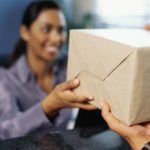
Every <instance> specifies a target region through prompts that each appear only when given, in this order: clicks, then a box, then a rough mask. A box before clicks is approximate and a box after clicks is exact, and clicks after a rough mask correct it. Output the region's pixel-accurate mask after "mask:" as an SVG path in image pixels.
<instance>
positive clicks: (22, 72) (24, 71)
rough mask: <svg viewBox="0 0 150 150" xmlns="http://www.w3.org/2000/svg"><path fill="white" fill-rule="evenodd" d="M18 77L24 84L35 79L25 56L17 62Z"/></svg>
mask: <svg viewBox="0 0 150 150" xmlns="http://www.w3.org/2000/svg"><path fill="white" fill-rule="evenodd" d="M16 69H17V73H18V77H19V78H20V80H21V81H22V82H23V83H27V82H29V81H30V80H31V78H33V73H32V71H31V69H30V67H29V65H28V63H27V59H26V57H25V55H22V56H21V57H20V58H19V59H18V60H17V62H16Z"/></svg>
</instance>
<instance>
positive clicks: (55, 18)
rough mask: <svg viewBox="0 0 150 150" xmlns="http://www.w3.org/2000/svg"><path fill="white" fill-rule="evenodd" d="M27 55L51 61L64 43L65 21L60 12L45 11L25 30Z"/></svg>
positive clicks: (53, 10)
mask: <svg viewBox="0 0 150 150" xmlns="http://www.w3.org/2000/svg"><path fill="white" fill-rule="evenodd" d="M26 35H27V36H26V37H27V38H26V39H25V40H26V42H27V53H32V55H34V56H35V57H38V58H39V59H42V60H44V61H52V60H54V59H55V58H56V56H57V55H58V53H59V51H60V48H61V47H62V46H63V44H64V43H65V41H66V35H67V34H66V21H65V17H64V15H63V13H62V12H61V11H60V10H55V9H51V10H45V11H43V12H42V13H41V14H40V15H39V16H38V17H37V19H36V20H35V21H34V22H33V23H32V24H31V26H30V28H27V29H26Z"/></svg>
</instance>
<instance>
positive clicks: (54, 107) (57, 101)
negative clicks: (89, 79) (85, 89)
mask: <svg viewBox="0 0 150 150" xmlns="http://www.w3.org/2000/svg"><path fill="white" fill-rule="evenodd" d="M79 84H80V81H79V79H74V80H70V81H67V82H64V83H62V84H59V85H58V86H56V88H55V89H54V90H53V91H52V92H51V93H50V94H49V95H48V96H47V97H46V98H45V99H44V100H43V101H42V102H41V105H42V108H43V110H44V112H45V113H46V114H47V115H48V116H49V117H51V116H53V115H55V114H56V113H57V112H58V111H59V110H60V109H62V108H67V107H69V108H82V109H86V110H93V109H96V107H95V106H93V105H91V104H89V103H88V102H89V101H92V100H93V99H94V98H93V96H91V95H78V94H76V93H75V92H73V89H75V88H77V87H78V86H79Z"/></svg>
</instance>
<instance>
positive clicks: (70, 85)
mask: <svg viewBox="0 0 150 150" xmlns="http://www.w3.org/2000/svg"><path fill="white" fill-rule="evenodd" d="M79 85H80V80H79V79H74V80H69V81H67V82H64V83H62V84H60V85H59V88H60V89H61V90H62V91H65V90H72V89H75V88H77V87H78V86H79Z"/></svg>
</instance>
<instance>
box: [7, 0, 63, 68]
mask: <svg viewBox="0 0 150 150" xmlns="http://www.w3.org/2000/svg"><path fill="white" fill-rule="evenodd" d="M47 9H56V10H61V8H60V7H59V5H58V4H56V3H55V2H53V1H51V0H41V1H34V2H32V3H31V4H30V5H29V6H28V7H27V9H26V10H25V12H24V15H23V18H22V22H21V25H25V26H26V27H27V28H29V27H30V26H31V24H32V23H33V22H34V21H35V20H36V19H37V17H38V16H39V14H40V13H41V12H42V11H44V10H47ZM26 48H27V47H26V42H25V41H24V40H23V39H22V38H20V39H19V41H18V42H17V44H16V46H15V48H14V51H13V53H12V55H11V56H10V59H9V62H8V65H7V67H9V66H11V65H13V64H14V63H15V61H16V60H17V59H18V58H19V57H20V56H21V55H22V54H25V53H26Z"/></svg>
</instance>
